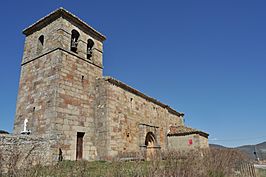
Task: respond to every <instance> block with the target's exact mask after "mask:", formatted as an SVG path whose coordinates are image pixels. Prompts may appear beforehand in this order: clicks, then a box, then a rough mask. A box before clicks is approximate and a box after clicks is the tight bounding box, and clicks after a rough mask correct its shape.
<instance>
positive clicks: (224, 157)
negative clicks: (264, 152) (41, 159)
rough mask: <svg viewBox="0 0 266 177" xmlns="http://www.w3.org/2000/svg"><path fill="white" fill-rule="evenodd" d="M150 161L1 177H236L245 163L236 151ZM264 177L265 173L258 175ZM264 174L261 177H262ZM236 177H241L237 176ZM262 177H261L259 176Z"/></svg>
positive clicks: (80, 164) (64, 166)
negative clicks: (239, 164)
mask: <svg viewBox="0 0 266 177" xmlns="http://www.w3.org/2000/svg"><path fill="white" fill-rule="evenodd" d="M162 158H163V160H152V161H127V162H126V161H112V162H106V161H93V162H88V161H62V162H59V163H57V164H55V165H50V166H41V165H36V166H34V167H31V166H29V167H28V168H24V169H17V168H16V166H15V165H13V166H10V169H8V170H9V173H6V174H2V175H1V174H0V177H11V176H12V177H168V176H169V177H235V176H236V173H235V170H234V168H235V167H236V164H237V163H238V162H240V161H243V160H245V159H244V157H243V156H242V154H241V153H240V152H238V151H235V150H218V149H212V150H210V151H208V152H207V153H200V152H197V151H195V152H194V153H192V152H189V153H186V154H183V153H182V154H181V153H176V152H175V153H171V154H166V155H164V156H163V157H162ZM260 173H261V175H264V174H265V173H264V171H260ZM263 173H264V174H263ZM238 177H242V176H241V175H238ZM261 177H263V176H261Z"/></svg>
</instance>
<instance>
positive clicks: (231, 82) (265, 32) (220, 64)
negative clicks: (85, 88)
mask: <svg viewBox="0 0 266 177" xmlns="http://www.w3.org/2000/svg"><path fill="white" fill-rule="evenodd" d="M59 7H64V8H65V9H67V10H69V11H70V12H72V13H73V14H75V15H77V16H79V17H80V18H81V19H82V20H84V21H86V22H87V23H88V24H90V25H91V26H93V27H94V28H95V29H97V30H98V31H100V32H101V33H103V34H105V35H106V36H107V40H106V41H105V43H104V74H105V75H109V76H113V77H115V78H117V79H118V80H121V81H123V82H125V83H127V84H128V85H130V86H133V87H134V88H136V89H138V90H140V91H142V92H144V93H145V94H147V95H149V96H153V97H155V98H156V99H158V100H160V101H162V102H164V103H166V104H168V105H170V106H171V107H173V108H174V109H176V110H177V111H180V112H184V113H185V121H186V124H187V125H188V126H191V127H195V128H198V129H201V130H204V131H206V132H208V133H210V143H217V144H222V145H226V146H237V145H243V144H253V143H259V142H262V141H265V140H266V128H265V125H266V79H265V76H266V50H265V49H266V21H265V19H266V11H265V9H266V1H259V0H258V1H256V0H254V1H246V0H221V1H213V0H201V1H199V0H194V1H192V0H186V1H184V0H182V1H181V0H176V1H155V0H153V1H151V0H150V1H149V0H146V1H140V0H134V1H100V0H99V1H81V0H79V1H78V0H77V1H71V2H70V1H63V0H61V1H59V0H47V1H38V2H37V1H33V0H25V1H18V0H17V1H14V0H9V1H3V2H1V6H0V20H1V28H0V34H1V42H0V52H1V65H0V82H1V86H0V98H1V99H0V129H4V130H8V131H10V132H11V131H12V128H13V121H14V116H15V107H16V96H17V89H18V82H19V74H20V62H21V58H22V53H23V47H24V46H23V45H24V36H23V34H22V33H21V31H22V30H23V29H24V28H26V27H28V26H29V25H31V24H32V23H34V22H35V21H37V20H38V19H40V18H41V17H43V16H45V15H47V14H48V13H50V12H51V11H53V10H55V9H57V8H59Z"/></svg>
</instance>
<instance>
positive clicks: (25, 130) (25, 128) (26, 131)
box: [21, 119, 31, 135]
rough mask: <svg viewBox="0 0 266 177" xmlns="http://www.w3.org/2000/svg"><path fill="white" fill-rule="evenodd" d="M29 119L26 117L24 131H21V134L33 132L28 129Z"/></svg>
mask: <svg viewBox="0 0 266 177" xmlns="http://www.w3.org/2000/svg"><path fill="white" fill-rule="evenodd" d="M28 122H29V121H28V119H25V120H24V126H23V131H22V132H21V134H26V135H29V134H30V133H31V131H30V130H27V123H28Z"/></svg>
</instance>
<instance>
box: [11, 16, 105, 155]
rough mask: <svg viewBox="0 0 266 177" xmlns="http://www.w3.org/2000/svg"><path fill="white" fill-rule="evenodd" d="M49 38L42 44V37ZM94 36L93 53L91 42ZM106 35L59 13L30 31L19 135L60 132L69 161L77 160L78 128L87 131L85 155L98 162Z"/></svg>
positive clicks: (19, 106)
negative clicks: (74, 37)
mask: <svg viewBox="0 0 266 177" xmlns="http://www.w3.org/2000/svg"><path fill="white" fill-rule="evenodd" d="M72 30H76V31H78V32H79V34H80V36H79V39H78V50H77V52H72V51H71V50H70V44H71V32H72ZM42 35H43V36H44V43H43V46H42V47H40V45H39V37H40V36H42ZM88 39H93V41H94V46H93V51H92V57H91V58H89V59H88V58H87V41H88ZM101 40H102V39H99V37H97V35H95V33H90V31H84V30H82V28H80V27H79V26H78V25H77V24H76V23H74V22H73V21H69V20H67V19H65V18H64V17H58V18H57V19H54V21H52V22H51V21H47V24H44V26H43V27H42V28H41V29H39V30H37V31H35V32H33V33H29V34H28V33H27V36H26V40H25V48H24V54H23V59H22V68H21V75H20V84H19V91H18V98H17V107H16V118H15V123H14V134H16V135H19V134H20V132H21V131H22V130H23V122H24V120H25V119H28V121H29V122H28V124H27V129H28V130H30V131H31V134H32V135H34V136H36V135H53V134H60V139H59V140H58V144H60V148H61V149H62V151H63V154H64V156H65V159H69V160H76V143H77V132H82V133H85V134H84V144H83V158H84V159H86V160H96V159H97V150H96V146H95V143H96V136H95V132H96V129H95V119H96V117H95V104H96V98H95V96H96V93H95V83H96V78H98V77H102V50H103V46H102V41H101Z"/></svg>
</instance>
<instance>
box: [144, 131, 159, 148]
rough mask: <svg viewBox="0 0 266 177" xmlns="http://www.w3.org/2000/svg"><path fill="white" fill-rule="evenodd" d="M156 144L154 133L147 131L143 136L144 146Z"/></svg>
mask: <svg viewBox="0 0 266 177" xmlns="http://www.w3.org/2000/svg"><path fill="white" fill-rule="evenodd" d="M156 144H157V143H156V138H155V135H154V133H152V132H148V133H147V134H146V137H145V145H146V147H153V146H155V145H156Z"/></svg>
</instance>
